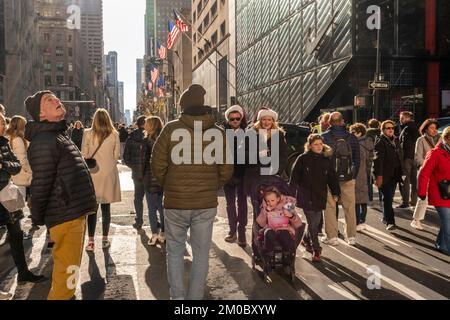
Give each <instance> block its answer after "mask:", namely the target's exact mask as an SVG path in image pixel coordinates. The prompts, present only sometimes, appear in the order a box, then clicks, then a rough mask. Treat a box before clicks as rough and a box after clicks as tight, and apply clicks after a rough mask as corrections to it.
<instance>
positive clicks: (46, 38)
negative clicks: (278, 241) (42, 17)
mask: <svg viewBox="0 0 450 320" xmlns="http://www.w3.org/2000/svg"><path fill="white" fill-rule="evenodd" d="M44 41H50V33H44Z"/></svg>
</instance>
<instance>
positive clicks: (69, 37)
mask: <svg viewBox="0 0 450 320" xmlns="http://www.w3.org/2000/svg"><path fill="white" fill-rule="evenodd" d="M67 41H68V42H72V35H71V34H69V36H68V37H67Z"/></svg>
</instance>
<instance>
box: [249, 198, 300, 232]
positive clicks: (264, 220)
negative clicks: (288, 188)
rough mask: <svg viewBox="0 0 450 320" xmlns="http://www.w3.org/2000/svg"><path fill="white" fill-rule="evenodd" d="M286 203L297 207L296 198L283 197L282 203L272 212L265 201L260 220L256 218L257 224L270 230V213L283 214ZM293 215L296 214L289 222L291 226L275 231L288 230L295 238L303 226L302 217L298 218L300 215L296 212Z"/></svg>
mask: <svg viewBox="0 0 450 320" xmlns="http://www.w3.org/2000/svg"><path fill="white" fill-rule="evenodd" d="M286 203H292V204H293V205H294V207H295V204H296V200H295V198H292V197H287V196H282V197H281V201H280V203H279V204H278V205H277V206H276V207H275V208H273V209H272V210H270V208H268V207H267V204H266V201H264V200H263V205H262V209H261V213H260V214H259V216H258V218H256V222H257V223H258V224H259V225H260V226H261V228H268V227H269V226H268V213H269V212H273V211H276V212H279V213H280V214H282V212H283V206H284V205H285V204H286ZM292 213H293V214H294V217H293V218H292V219H290V220H289V225H288V226H287V227H281V228H279V229H277V230H275V231H279V230H287V231H289V233H290V234H291V235H292V236H293V237H294V236H295V230H296V229H298V228H300V227H301V226H302V220H301V219H300V217H299V216H298V214H297V213H296V212H292Z"/></svg>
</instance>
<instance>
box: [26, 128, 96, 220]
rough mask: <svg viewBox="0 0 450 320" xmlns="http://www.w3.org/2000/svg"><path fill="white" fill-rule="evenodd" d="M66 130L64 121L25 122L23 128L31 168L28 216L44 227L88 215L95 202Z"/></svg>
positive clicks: (82, 160) (89, 177) (78, 157)
mask: <svg viewBox="0 0 450 320" xmlns="http://www.w3.org/2000/svg"><path fill="white" fill-rule="evenodd" d="M66 130H67V123H66V121H61V122H54V123H50V122H28V123H27V126H26V130H25V136H26V139H27V140H28V141H30V147H29V149H28V160H29V162H30V166H31V169H32V170H33V180H32V182H31V195H32V196H31V216H32V220H33V222H34V223H35V224H37V225H44V224H45V225H47V228H52V227H54V226H57V225H59V224H63V223H65V222H68V221H72V220H75V219H77V218H79V217H82V216H86V215H89V214H91V213H93V212H95V209H96V205H97V204H96V198H95V191H94V185H93V183H92V179H91V175H90V172H89V169H88V167H87V165H86V162H85V161H84V159H83V157H82V156H81V153H80V151H79V150H78V148H77V147H76V146H75V144H74V143H73V142H72V141H71V140H70V139H69V136H68V135H67V134H66Z"/></svg>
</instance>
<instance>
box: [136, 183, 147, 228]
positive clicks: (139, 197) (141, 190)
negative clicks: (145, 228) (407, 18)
mask: <svg viewBox="0 0 450 320" xmlns="http://www.w3.org/2000/svg"><path fill="white" fill-rule="evenodd" d="M133 183H134V210H135V211H136V224H137V225H139V226H142V225H143V224H144V196H145V186H144V180H143V179H133Z"/></svg>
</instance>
